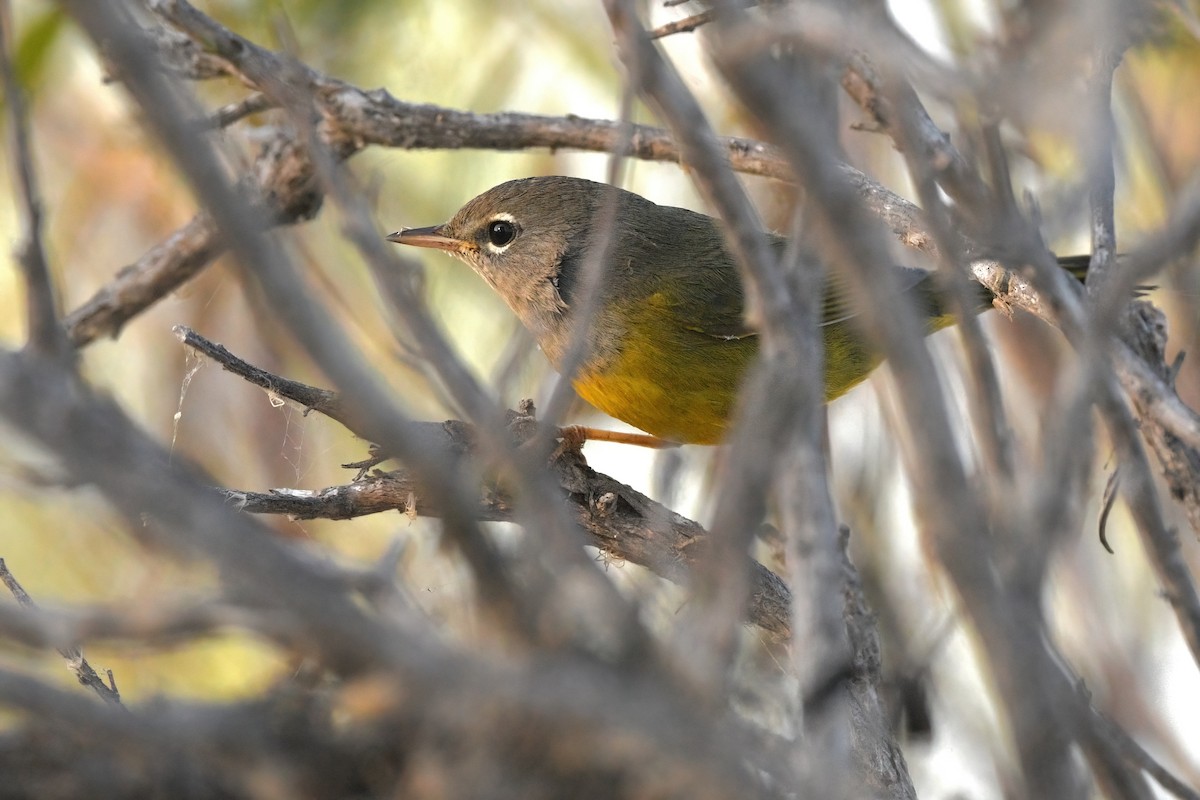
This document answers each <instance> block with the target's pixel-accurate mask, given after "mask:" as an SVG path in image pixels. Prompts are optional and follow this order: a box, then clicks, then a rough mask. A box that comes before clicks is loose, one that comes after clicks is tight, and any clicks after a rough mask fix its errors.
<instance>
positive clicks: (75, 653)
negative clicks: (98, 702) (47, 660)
mask: <svg viewBox="0 0 1200 800" xmlns="http://www.w3.org/2000/svg"><path fill="white" fill-rule="evenodd" d="M0 582H3V583H4V585H5V586H7V587H8V590H9V591H10V592H12V596H13V597H15V598H16V599H17V602H18V603H19V604H21V605H22V606H24V607H25V608H30V609H36V608H37V603H35V602H33V598H32V597H30V596H29V593H28V592H26V591H25V589H24V587H22V586H21V584H20V582H19V581H17V576H15V575H13V574H12V571H11V570H9V568H8V564H6V563H5V562H4V559H3V558H0ZM54 649H55V650H57V651H58V654H59V655H61V656H62V657H63V658H65V659H66V660H67V666H68V667H69V668H70V670H71V672H73V673H75V677H76V678H78V679H79V683H80V684H82V685H83V686H86V687H88V688H89V689H91V690H92V691H93V692H95V693H96V694H98V695H100V698H101V699H102V700H104V702H106V703H111V704H113V705H117V706H119V705H121V693H120V692H118V691H117V687H116V686H115V685H114V684H113V683H112V670H109V671H108V674H109V683H107V684H106V683H105V682H104V680H103V679H102V678H101V677H100V676H99V675H98V674H97V673H96V670H94V669H92V665H91V664H89V663H88V660H87V659H86V658H84V657H83V651H82V650H80V649H79V645H78V644H76V643H74V641H73V642H72V643H71V644H69V645H66V646H60V645H55V647H54Z"/></svg>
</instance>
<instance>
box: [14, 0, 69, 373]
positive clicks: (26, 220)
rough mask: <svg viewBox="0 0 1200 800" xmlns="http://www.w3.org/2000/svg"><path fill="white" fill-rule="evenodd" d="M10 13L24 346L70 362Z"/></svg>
mask: <svg viewBox="0 0 1200 800" xmlns="http://www.w3.org/2000/svg"><path fill="white" fill-rule="evenodd" d="M12 35H13V34H12V10H11V8H10V6H9V3H8V0H5V1H4V2H3V3H0V76H2V78H3V84H4V104H5V106H7V108H8V127H9V135H10V136H11V137H12V163H13V164H15V165H16V170H15V172H16V175H15V180H16V184H17V194H18V196H19V198H20V207H21V212H22V216H23V226H22V227H23V229H24V230H23V232H22V234H23V235H22V242H21V245H20V247H19V248H18V259H17V261H18V263H20V265H21V272H22V277H24V279H25V315H26V326H27V327H28V330H29V339H28V346H29V347H30V348H32V349H33V350H35V351H37V352H39V353H44V354H46V355H47V356H50V357H52V358H58V359H63V360H66V361H69V360H71V359H72V357H73V354H74V348H72V347H71V343H70V342H69V341H68V340H67V336H66V333H65V332H64V331H63V328H62V326H61V325H60V324H59V321H58V301H57V299H56V297H55V291H54V283H53V281H52V280H51V278H50V267H49V264H48V263H47V262H46V251H45V248H43V247H42V203H41V198H40V196H39V194H38V185H37V176H36V172H35V170H34V164H33V146H32V144H31V142H30V140H29V112H28V110H27V109H26V107H25V93H24V92H23V91H22V90H21V86H20V84H19V83H18V81H17V76H16V72H15V71H14V69H13V63H12V57H11V47H12Z"/></svg>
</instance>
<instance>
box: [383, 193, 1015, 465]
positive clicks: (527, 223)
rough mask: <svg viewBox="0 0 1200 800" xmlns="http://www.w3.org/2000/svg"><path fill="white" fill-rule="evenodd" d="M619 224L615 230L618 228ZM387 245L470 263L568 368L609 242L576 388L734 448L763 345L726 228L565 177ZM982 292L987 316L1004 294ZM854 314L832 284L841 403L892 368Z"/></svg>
mask: <svg viewBox="0 0 1200 800" xmlns="http://www.w3.org/2000/svg"><path fill="white" fill-rule="evenodd" d="M612 203H615V206H612V207H607V206H606V204H612ZM614 208H615V213H612V210H613V209H614ZM606 214H610V215H611V216H608V217H607V219H608V221H610V222H611V223H612V224H611V225H605V224H604V222H605V219H606V217H605V215H606ZM610 231H611V239H610V240H609V242H608V244H607V245H604V242H603V237H605V236H606V235H609V233H610ZM766 235H767V236H768V238H769V241H770V246H771V247H772V248H773V249H775V250H776V251H777V252H781V251H782V250H783V248H785V247H786V246H787V239H786V238H785V237H783V236H779V235H777V234H772V233H767V234H766ZM386 238H387V239H388V241H391V242H395V243H398V244H403V245H410V246H415V247H424V248H434V249H437V250H442V251H445V252H446V253H449V254H450V255H452V256H454V257H456V258H458V259H460V260H461V261H464V262H466V263H467V264H468V265H469V266H470V267H471V268H472V269H473V270H474V271H475V272H476V273H478V274H479V275H480V276H481V277H482V278H483V279H484V281H486V282H487V283H488V284H489V285H490V286H491V287H492V289H494V290H495V291H496V293H497V294H499V295H500V297H501V298H503V300H504V301H505V303H506V304H507V305H508V307H509V308H510V309H512V311H513V312H514V313H515V314H516V315H517V317H518V318H519V319H520V321H521V323H522V324H523V325H524V326H525V328H526V329H528V331H529V332H530V334H532V336H533V338H534V339H535V340H536V341H537V343H538V345H539V346H540V348H541V350H542V352H543V353H544V354H545V355H546V357H547V358H548V359H549V361H550V364H551V365H552V366H553V367H554V368H555V369H556V370H558V371H560V372H561V371H562V369H563V367H564V364H565V361H566V359H567V353H568V350H569V349H570V348H571V345H572V337H573V336H574V335H575V327H576V322H577V321H578V318H579V316H580V314H581V313H583V311H584V310H585V309H584V308H583V307H584V306H585V302H584V298H583V297H582V296H581V295H582V293H583V290H584V286H583V284H584V283H585V274H584V273H585V271H586V269H587V268H588V267H587V259H588V258H589V257H590V255H589V254H591V253H593V252H594V250H595V249H596V248H600V247H601V246H606V247H607V259H606V264H605V272H604V274H603V278H602V279H601V282H600V284H599V286H598V292H599V295H598V298H597V302H594V303H592V309H591V317H590V319H589V320H588V321H587V327H586V329H585V330H583V332H582V335H583V336H584V341H583V345H584V347H583V357H582V359H581V361H580V363H579V365H578V367H577V369H576V370H575V373H574V376H573V378H572V384H573V386H574V388H575V391H576V393H577V394H578V395H579V396H580V397H582V398H583V399H584V400H586V401H587V402H588V403H590V404H591V405H593V406H594V407H596V408H598V409H599V410H600V411H603V412H604V413H606V414H608V415H609V416H611V417H614V418H616V419H619V420H622V421H624V422H627V423H629V424H630V425H633V426H634V427H636V428H640V429H641V430H643V431H646V432H647V433H649V434H651V435H652V436H654V437H657V438H658V439H660V440H665V441H667V442H672V443H680V444H704V445H711V444H717V443H719V442H720V441H721V440H722V438H723V436H724V434H725V432H726V430H727V428H728V427H729V425H730V422H731V418H732V415H733V409H734V405H735V402H736V399H737V393H738V389H739V386H740V384H741V382H742V379H743V377H744V376H745V375H746V374H747V372H748V370H749V368H750V365H751V364H752V362H753V361H754V359H755V357H756V355H757V352H758V348H759V336H758V333H757V332H756V331H755V330H754V329H753V328H752V327H750V326H749V325H748V324H747V321H746V318H745V295H744V293H743V288H742V284H741V279H740V278H739V275H738V271H737V267H736V265H735V263H734V259H733V256H732V255H731V254H730V252H729V249H728V248H727V246H726V243H725V236H724V234H723V232H722V230H721V226H720V225H719V223H718V222H717V220H715V219H713V218H712V217H709V216H706V215H704V214H701V213H699V212H696V211H691V210H689V209H685V208H677V207H673V206H665V205H659V204H657V203H654V202H653V201H651V200H648V199H646V198H644V197H642V196H640V195H638V194H635V193H633V192H629V191H626V190H624V189H620V188H618V187H615V186H611V185H608V184H604V183H597V182H594V181H589V180H585V179H582V178H575V177H569V176H561V175H555V176H544V177H532V178H521V179H517V180H511V181H508V182H506V183H502V184H500V185H498V186H495V187H493V188H491V189H489V190H487V191H485V192H484V193H483V194H480V195H479V196H478V197H475V198H474V199H472V200H470V201H468V202H467V203H466V204H465V205H464V206H463V207H462V208H460V209H459V210H458V211H457V213H455V214H454V216H453V217H451V219H450V220H449V221H448V222H445V223H442V224H440V225H433V226H429V227H423V228H406V229H402V230H399V231H396V232H395V233H392V234H390V235H388V236H387V237H386ZM896 269H897V270H899V271H900V276H901V283H902V285H903V286H904V287H905V288H904V291H905V292H906V293H907V294H908V295H909V296H910V297H911V298H912V299H913V301H914V303H915V306H916V307H917V309H918V310H919V312H920V313H921V314H922V315H923V316H924V317H925V320H926V327H927V329H928V331H929V332H932V331H934V330H937V329H939V328H943V327H946V326H947V325H950V324H952V322H953V317H952V316H951V315H950V314H949V313H948V311H947V306H946V303H945V302H944V301H943V298H942V296H941V295H940V293H939V292H938V291H937V288H936V286H935V285H934V279H933V275H932V273H930V272H928V271H926V270H921V269H917V268H913V267H896ZM978 289H979V295H980V303H981V306H984V307H986V303H990V300H991V295H990V294H989V293H988V292H987V290H986V289H984V288H983V287H982V286H979V287H978ZM854 315H855V314H854V310H853V309H852V308H851V306H850V303H849V301H848V299H847V297H846V292H845V291H844V289H843V288H842V287H840V286H839V284H838V282H837V281H836V280H835V279H832V278H826V285H825V299H824V304H823V308H822V321H821V323H820V324H821V332H822V338H823V340H824V345H825V399H826V401H827V402H828V401H831V400H833V399H835V398H837V397H840V396H841V395H843V394H845V393H846V392H848V391H849V390H850V389H852V388H853V387H854V386H856V385H857V384H859V383H860V382H862V381H863V379H865V378H866V377H867V376H868V375H869V374H870V372H871V371H872V370H873V369H874V368H875V367H876V366H877V365H878V363H879V361H880V357H879V354H878V353H877V352H876V351H875V350H874V349H873V348H871V347H870V346H869V345H868V343H867V342H866V340H865V339H864V338H863V337H862V336H861V335H860V334H859V332H858V330H857V329H856V326H855V324H854V319H853V317H854Z"/></svg>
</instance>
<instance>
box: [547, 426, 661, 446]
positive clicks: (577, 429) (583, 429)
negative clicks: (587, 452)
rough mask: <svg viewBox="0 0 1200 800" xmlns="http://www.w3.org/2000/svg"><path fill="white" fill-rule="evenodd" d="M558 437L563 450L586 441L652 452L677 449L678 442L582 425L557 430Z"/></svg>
mask: <svg viewBox="0 0 1200 800" xmlns="http://www.w3.org/2000/svg"><path fill="white" fill-rule="evenodd" d="M558 435H559V438H560V439H562V442H563V447H564V448H565V449H572V448H579V447H583V443H584V442H586V441H588V440H591V441H593V442H617V443H618V444H634V445H637V446H638V447H649V448H651V449H654V450H666V449H668V448H671V447H679V442H671V441H668V440H666V439H660V438H658V437H657V436H651V435H649V434H647V433H623V432H621V431H606V430H604V429H602V428H589V427H587V426H584V425H568V426H566V427H564V428H559V431H558Z"/></svg>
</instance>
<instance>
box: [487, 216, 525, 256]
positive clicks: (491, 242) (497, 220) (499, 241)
mask: <svg viewBox="0 0 1200 800" xmlns="http://www.w3.org/2000/svg"><path fill="white" fill-rule="evenodd" d="M519 232H520V226H518V225H517V221H516V219H514V218H513V215H512V214H509V213H508V212H506V211H501V212H500V213H498V214H496V215H495V216H493V217H492V218H491V219H490V220H488V224H487V227H486V228H484V233H485V236H486V237H487V242H486V245H487V249H488V250H490V251H491V252H492V253H495V254H497V255H498V254H500V253H503V252H504V251H505V250H507V249H508V247H509V245H511V244H512V243H513V242H514V241H515V240H516V238H517V234H518V233H519Z"/></svg>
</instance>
